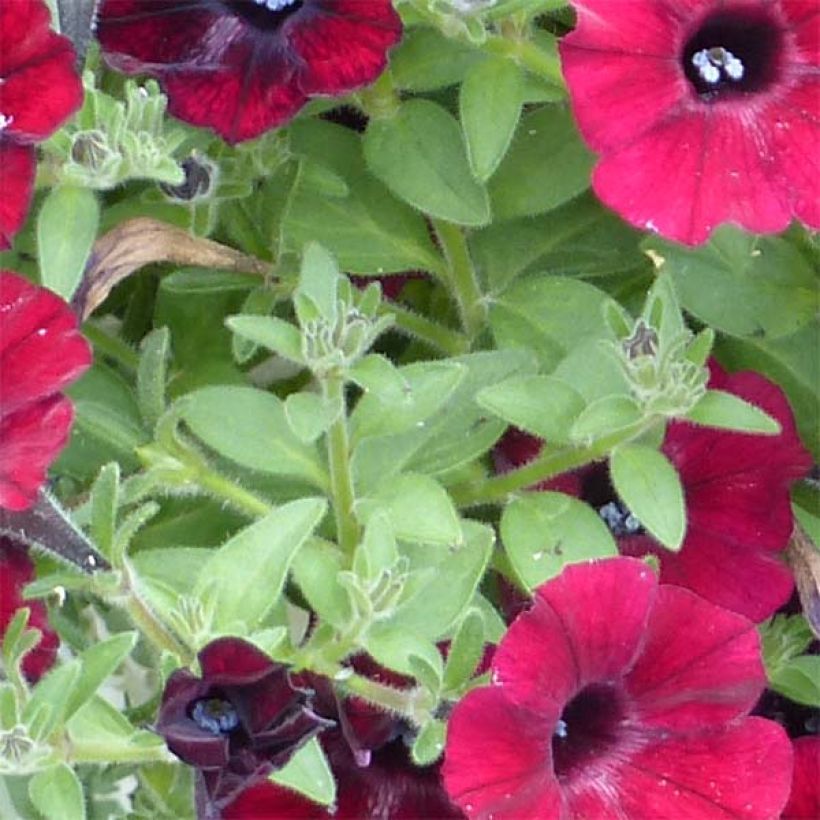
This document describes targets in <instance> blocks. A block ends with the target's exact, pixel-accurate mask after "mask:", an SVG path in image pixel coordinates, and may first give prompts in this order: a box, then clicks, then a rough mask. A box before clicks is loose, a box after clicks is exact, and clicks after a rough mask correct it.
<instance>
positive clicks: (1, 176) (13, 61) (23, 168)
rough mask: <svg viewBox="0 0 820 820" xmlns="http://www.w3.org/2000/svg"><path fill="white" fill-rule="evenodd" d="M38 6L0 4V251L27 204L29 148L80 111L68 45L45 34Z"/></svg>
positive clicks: (46, 23)
mask: <svg viewBox="0 0 820 820" xmlns="http://www.w3.org/2000/svg"><path fill="white" fill-rule="evenodd" d="M50 25H51V15H50V13H49V11H48V7H47V6H46V4H45V3H44V2H43V0H14V2H4V3H2V4H0V42H2V43H3V47H2V48H0V180H2V186H3V196H2V197H0V250H4V249H5V248H8V247H10V245H11V240H12V237H13V236H14V235H15V234H16V233H17V231H19V230H20V228H21V226H22V225H23V222H24V221H25V219H26V214H27V213H28V208H29V205H30V204H31V193H32V185H33V182H34V164H35V158H34V144H35V143H38V142H42V141H43V140H44V139H46V137H49V136H50V135H51V134H53V133H54V132H55V131H56V130H57V129H58V128H59V127H60V125H61V124H62V123H63V122H64V121H65V120H66V119H67V118H68V117H69V116H70V115H71V114H73V113H74V111H76V110H77V109H78V108H79V107H80V103H81V102H82V98H83V90H82V84H81V83H80V78H79V76H78V75H77V71H76V69H75V67H74V59H75V57H74V48H73V47H72V45H71V42H70V41H69V40H68V39H67V38H66V37H62V36H60V35H59V34H55V33H54V32H53V31H51V29H50Z"/></svg>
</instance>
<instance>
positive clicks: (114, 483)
mask: <svg viewBox="0 0 820 820" xmlns="http://www.w3.org/2000/svg"><path fill="white" fill-rule="evenodd" d="M119 492H120V465H119V464H117V462H116V461H112V462H111V463H110V464H106V465H105V467H103V468H102V470H100V474H99V475H98V476H97V479H96V481H95V482H94V486H93V487H92V488H91V539H92V540H93V542H94V544H95V546H96V547H97V548H98V549H99V550H100V552H102V554H103V555H105V556H106V558H109V559H110V558H111V550H112V547H113V545H114V533H115V531H116V526H117V508H118V506H119Z"/></svg>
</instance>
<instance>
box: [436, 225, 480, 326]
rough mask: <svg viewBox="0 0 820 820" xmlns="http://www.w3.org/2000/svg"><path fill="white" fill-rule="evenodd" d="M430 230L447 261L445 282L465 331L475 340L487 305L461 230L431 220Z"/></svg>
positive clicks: (454, 226) (457, 227) (456, 226)
mask: <svg viewBox="0 0 820 820" xmlns="http://www.w3.org/2000/svg"><path fill="white" fill-rule="evenodd" d="M433 227H434V228H435V231H436V236H437V237H438V240H439V242H440V244H441V248H442V250H443V251H444V258H445V259H446V260H447V268H448V270H447V274H448V276H447V279H448V284H449V285H450V289H451V291H452V293H453V296H454V297H455V300H456V304H457V305H458V311H459V314H460V316H461V321H462V324H463V325H464V330H465V332H466V333H467V336H468V337H469V338H470V339H475V337H476V336H478V334H479V333H480V332H481V330H482V329H483V327H484V321H485V319H486V317H487V306H486V303H485V302H484V299H483V296H482V293H481V289H480V288H479V286H478V277H477V276H476V272H475V268H474V267H473V260H472V259H471V258H470V249H469V248H468V247H467V238H466V237H465V235H464V231H463V230H462V229H461V228H460V227H459V226H458V225H454V224H453V223H452V222H445V221H444V220H442V219H434V220H433Z"/></svg>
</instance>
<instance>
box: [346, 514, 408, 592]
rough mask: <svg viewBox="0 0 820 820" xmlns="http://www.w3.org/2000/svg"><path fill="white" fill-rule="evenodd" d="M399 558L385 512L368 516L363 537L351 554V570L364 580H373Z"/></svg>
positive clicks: (393, 535)
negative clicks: (354, 551) (352, 554)
mask: <svg viewBox="0 0 820 820" xmlns="http://www.w3.org/2000/svg"><path fill="white" fill-rule="evenodd" d="M398 558H399V553H398V549H397V548H396V536H395V533H394V532H393V526H392V524H391V523H390V518H389V517H388V515H387V514H386V513H376V514H375V515H373V516H371V517H370V520H369V521H368V522H367V526H366V527H365V529H364V537H363V538H362V541H361V543H360V544H359V545H358V547H356V553H355V554H354V556H353V571H354V572H355V573H356V575H358V576H359V577H360V578H363V579H364V580H366V581H375V580H376V579H377V578H379V576H380V575H381V574H382V573H384V572H387V571H388V570H389V569H391V567H393V565H394V564H395V563H396V561H397V560H398Z"/></svg>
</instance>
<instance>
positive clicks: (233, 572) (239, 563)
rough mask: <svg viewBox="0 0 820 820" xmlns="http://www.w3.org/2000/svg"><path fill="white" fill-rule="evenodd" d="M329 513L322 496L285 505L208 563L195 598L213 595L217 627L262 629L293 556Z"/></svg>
mask: <svg viewBox="0 0 820 820" xmlns="http://www.w3.org/2000/svg"><path fill="white" fill-rule="evenodd" d="M326 510H327V504H326V502H325V501H324V499H319V498H303V499H300V500H299V501H293V502H291V503H290V504H285V505H283V506H281V507H279V508H278V509H276V510H274V511H273V512H272V513H269V514H268V515H266V516H265V517H264V518H262V519H260V520H259V521H257V522H255V523H254V524H251V526H250V527H246V528H245V529H244V530H242V531H241V532H239V533H237V534H236V535H235V536H234V537H233V538H231V539H230V541H228V542H227V543H226V544H225V545H224V546H222V547H220V549H219V550H217V552H216V553H215V554H214V555H213V556H212V557H211V558H209V559H208V561H207V562H206V563H205V564H204V566H203V567H202V571H201V572H200V574H199V577H198V579H197V582H196V584H195V586H194V594H195V595H198V596H200V597H202V596H204V595H205V594H206V593H207V594H209V595H210V596H212V598H213V604H214V628H215V629H217V630H226V631H229V630H231V629H236V627H237V624H240V623H244V624H245V627H246V629H247V630H252V629H255V628H256V627H257V625H258V624H259V623H260V622H261V620H262V619H263V618H264V617H265V615H266V614H267V613H268V611H269V610H270V609H271V608H272V607H273V605H274V604H275V603H276V599H277V598H278V597H279V594H280V593H281V591H282V587H283V586H284V583H285V578H286V576H287V572H288V568H289V566H290V562H291V560H292V559H293V556H294V555H295V553H296V551H297V550H298V549H299V548H300V547H301V546H302V544H303V543H304V542H305V540H306V539H307V538H308V536H309V535H310V534H311V533H312V532H313V530H314V528H315V527H316V526H317V525H318V524H319V522H320V521H321V520H322V517H323V516H324V514H325V511H326ZM250 567H252V568H253V571H252V572H249V571H248V570H249V568H250Z"/></svg>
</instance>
